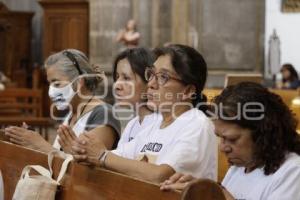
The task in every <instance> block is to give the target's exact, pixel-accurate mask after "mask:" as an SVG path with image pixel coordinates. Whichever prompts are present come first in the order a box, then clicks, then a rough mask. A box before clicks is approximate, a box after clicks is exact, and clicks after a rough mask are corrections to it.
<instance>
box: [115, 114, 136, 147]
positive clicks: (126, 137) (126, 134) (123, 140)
mask: <svg viewBox="0 0 300 200" xmlns="http://www.w3.org/2000/svg"><path fill="white" fill-rule="evenodd" d="M135 121H136V117H135V118H133V119H132V120H130V121H129V122H128V123H127V125H126V127H125V129H124V131H123V133H122V134H121V138H120V140H119V142H118V147H119V146H120V145H122V144H124V143H127V142H128V141H129V137H130V132H131V130H132V126H133V125H134V123H135Z"/></svg>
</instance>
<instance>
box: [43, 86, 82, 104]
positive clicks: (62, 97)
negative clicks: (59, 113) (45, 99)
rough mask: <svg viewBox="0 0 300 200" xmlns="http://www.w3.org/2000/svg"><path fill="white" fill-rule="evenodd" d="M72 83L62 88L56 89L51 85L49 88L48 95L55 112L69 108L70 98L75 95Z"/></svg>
mask: <svg viewBox="0 0 300 200" xmlns="http://www.w3.org/2000/svg"><path fill="white" fill-rule="evenodd" d="M72 83H73V82H71V83H69V84H68V85H66V86H64V87H62V88H57V87H54V86H52V85H50V86H49V91H48V94H49V97H50V99H51V100H52V102H53V103H54V105H55V106H56V108H57V110H66V109H67V108H68V107H69V105H70V102H71V100H72V98H73V97H74V96H75V94H76V93H77V92H75V91H74V90H73V88H72Z"/></svg>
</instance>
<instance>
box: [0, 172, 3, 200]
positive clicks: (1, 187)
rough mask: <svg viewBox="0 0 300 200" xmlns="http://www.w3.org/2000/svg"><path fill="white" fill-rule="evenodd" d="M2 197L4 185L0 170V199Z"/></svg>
mask: <svg viewBox="0 0 300 200" xmlns="http://www.w3.org/2000/svg"><path fill="white" fill-rule="evenodd" d="M3 199H4V185H3V179H2V174H1V170H0V200H3Z"/></svg>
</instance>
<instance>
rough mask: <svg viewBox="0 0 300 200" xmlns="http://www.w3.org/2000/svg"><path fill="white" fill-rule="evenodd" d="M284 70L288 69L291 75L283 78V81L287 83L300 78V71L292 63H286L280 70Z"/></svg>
mask: <svg viewBox="0 0 300 200" xmlns="http://www.w3.org/2000/svg"><path fill="white" fill-rule="evenodd" d="M283 70H288V71H289V72H290V77H289V78H288V79H284V78H283V79H282V82H283V83H285V82H287V81H291V82H292V81H295V80H298V79H299V76H298V73H297V71H296V69H295V68H294V66H293V65H292V64H289V63H286V64H284V65H282V68H281V70H280V72H282V71H283Z"/></svg>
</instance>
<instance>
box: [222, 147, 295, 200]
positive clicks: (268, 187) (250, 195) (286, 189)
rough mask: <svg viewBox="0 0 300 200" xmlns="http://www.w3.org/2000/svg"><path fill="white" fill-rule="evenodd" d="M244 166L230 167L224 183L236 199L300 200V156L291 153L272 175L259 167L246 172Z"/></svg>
mask: <svg viewBox="0 0 300 200" xmlns="http://www.w3.org/2000/svg"><path fill="white" fill-rule="evenodd" d="M244 171H245V168H244V167H236V166H232V167H230V168H229V170H228V172H227V174H226V176H225V178H224V180H223V182H222V185H223V186H224V187H225V188H226V189H227V190H228V191H229V192H230V193H231V194H232V195H233V196H234V198H235V199H244V200H299V199H300V156H299V155H297V154H295V153H289V154H288V155H287V157H286V161H285V162H284V163H283V165H282V166H281V167H280V168H279V169H278V170H277V171H276V172H275V173H274V174H271V175H268V176H266V175H264V172H263V169H262V168H258V169H255V170H254V171H252V172H250V173H244Z"/></svg>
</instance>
